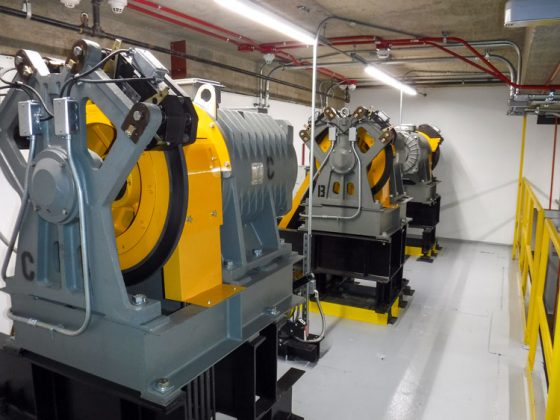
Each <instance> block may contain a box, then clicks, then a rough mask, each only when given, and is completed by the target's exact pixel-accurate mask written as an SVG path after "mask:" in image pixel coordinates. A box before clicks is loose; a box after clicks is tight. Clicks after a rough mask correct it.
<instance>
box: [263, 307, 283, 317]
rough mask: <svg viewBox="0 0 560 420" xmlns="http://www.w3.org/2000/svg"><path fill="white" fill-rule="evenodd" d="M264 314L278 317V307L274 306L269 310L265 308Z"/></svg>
mask: <svg viewBox="0 0 560 420" xmlns="http://www.w3.org/2000/svg"><path fill="white" fill-rule="evenodd" d="M266 313H267V314H269V315H271V316H278V315H280V311H279V310H278V307H276V306H273V307H271V308H267V310H266Z"/></svg>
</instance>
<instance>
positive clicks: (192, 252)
mask: <svg viewBox="0 0 560 420" xmlns="http://www.w3.org/2000/svg"><path fill="white" fill-rule="evenodd" d="M195 108H196V112H197V114H198V118H199V123H198V133H197V139H196V141H195V142H194V143H193V144H191V145H188V146H185V147H184V154H185V158H186V162H187V165H188V166H187V167H188V183H189V190H188V191H189V192H188V197H189V200H188V210H187V215H186V219H185V220H186V221H185V226H184V228H183V232H182V235H181V237H180V239H179V243H178V245H177V246H176V248H175V251H174V252H173V254H172V255H171V257H170V258H169V260H168V261H167V263H166V264H165V265H164V267H163V279H164V289H165V298H166V299H169V300H174V301H180V302H193V303H197V304H200V305H203V306H211V305H212V304H215V303H217V301H219V300H222V299H223V298H225V297H228V296H229V295H231V294H233V293H235V292H237V291H236V290H233V289H232V290H230V288H229V287H226V286H223V285H222V260H221V258H222V256H221V244H220V227H221V225H222V223H223V214H222V172H223V171H230V170H231V165H230V158H229V153H228V150H227V147H226V143H225V140H224V138H223V136H222V133H221V132H220V130H219V128H218V126H217V124H216V123H215V121H214V120H213V118H212V117H211V116H210V115H209V114H208V113H207V112H206V111H205V110H203V109H202V108H200V107H197V106H195ZM86 124H87V139H88V140H87V141H88V148H89V149H90V150H91V151H93V152H95V153H96V154H97V155H98V156H100V157H101V158H102V159H103V157H104V156H105V155H106V154H107V152H108V150H109V149H110V147H111V145H112V143H113V141H114V139H115V132H116V131H115V129H114V127H113V126H112V124H111V122H110V121H109V120H108V119H107V117H106V116H105V115H104V114H103V113H102V112H101V111H100V110H99V108H98V107H97V106H95V105H94V104H92V103H89V104H88V105H87V109H86ZM170 176H173V174H172V173H170V169H169V168H168V166H167V162H166V159H165V156H164V154H163V153H162V152H160V151H145V152H144V153H143V154H142V155H141V157H140V159H139V160H138V163H137V164H136V166H135V168H134V169H133V170H132V172H131V173H130V175H129V177H128V179H127V181H126V186H124V187H123V189H122V190H121V192H120V193H119V195H118V196H117V199H116V200H115V201H114V203H113V208H112V210H113V223H114V228H115V239H116V247H117V252H118V255H119V261H120V265H121V269H122V270H123V271H125V270H127V269H129V268H131V267H134V266H136V265H138V264H141V263H142V261H143V260H144V259H145V258H146V257H147V256H148V255H149V253H150V252H151V251H152V250H153V248H154V247H155V246H156V244H157V242H158V241H159V239H160V237H161V235H162V231H163V227H164V224H165V220H166V217H167V212H168V203H169V200H170V198H171V199H172V197H170V189H169V184H170V183H169V181H170ZM210 297H211V298H210Z"/></svg>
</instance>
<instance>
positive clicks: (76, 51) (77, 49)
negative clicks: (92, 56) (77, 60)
mask: <svg viewBox="0 0 560 420" xmlns="http://www.w3.org/2000/svg"><path fill="white" fill-rule="evenodd" d="M72 52H73V53H74V56H75V57H81V56H82V54H83V53H84V50H83V49H82V47H80V46H78V45H76V46H75V47H74V49H73V50H72Z"/></svg>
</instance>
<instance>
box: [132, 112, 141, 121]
mask: <svg viewBox="0 0 560 420" xmlns="http://www.w3.org/2000/svg"><path fill="white" fill-rule="evenodd" d="M132 118H133V119H134V121H140V120H141V119H142V113H141V112H140V111H138V110H136V111H134V112H133V113H132Z"/></svg>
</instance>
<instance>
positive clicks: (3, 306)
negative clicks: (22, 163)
mask: <svg viewBox="0 0 560 420" xmlns="http://www.w3.org/2000/svg"><path fill="white" fill-rule="evenodd" d="M13 66H14V60H13V58H12V57H9V56H5V55H0V72H1V71H2V70H4V69H6V68H11V67H13ZM5 78H6V79H9V78H10V74H7V75H6V76H5ZM3 85H4V83H2V82H0V86H3ZM3 93H5V90H2V91H0V94H3ZM2 99H3V97H0V102H1V100H2ZM0 201H1V202H2V206H1V207H0V232H2V233H3V234H4V236H6V239H9V236H10V235H11V234H12V226H13V223H14V221H15V218H16V216H17V211H18V208H19V204H20V200H19V196H18V195H17V194H16V193H15V191H14V190H13V189H12V188H11V187H10V185H9V184H8V182H7V181H6V179H5V178H4V175H3V174H2V171H0ZM5 255H6V246H5V245H4V244H3V243H2V242H0V267H1V266H2V263H3V262H4V257H5ZM12 268H13V264H12V265H11V266H10V269H12ZM2 287H4V282H3V281H2V279H1V278H0V288H2ZM9 307H10V297H9V296H8V295H7V294H5V293H2V292H0V333H3V334H9V333H10V330H11V328H12V322H11V321H10V320H9V319H8V318H7V317H6V315H5V313H6V310H7V309H8V308H9Z"/></svg>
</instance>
